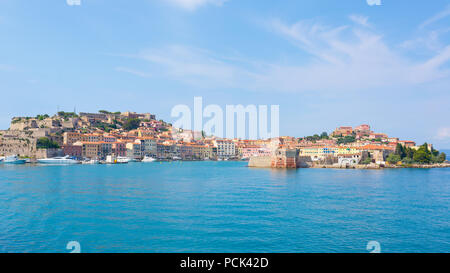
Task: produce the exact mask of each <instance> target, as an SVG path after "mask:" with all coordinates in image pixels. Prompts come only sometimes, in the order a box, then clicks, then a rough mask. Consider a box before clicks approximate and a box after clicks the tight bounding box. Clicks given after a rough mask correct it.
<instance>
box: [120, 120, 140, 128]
mask: <svg viewBox="0 0 450 273" xmlns="http://www.w3.org/2000/svg"><path fill="white" fill-rule="evenodd" d="M140 124H141V120H140V119H138V118H131V119H128V120H127V121H125V123H124V124H123V129H124V130H127V131H131V130H135V129H137V128H139V126H140Z"/></svg>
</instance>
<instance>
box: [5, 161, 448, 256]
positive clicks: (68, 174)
mask: <svg viewBox="0 0 450 273" xmlns="http://www.w3.org/2000/svg"><path fill="white" fill-rule="evenodd" d="M449 208H450V169H384V170H353V169H349V170H345V169H342V170H338V169H298V170H274V169H254V168H249V167H247V163H246V162H226V161H222V162H213V161H210V162H152V163H130V164H124V165H72V166H45V165H29V164H27V165H0V252H6V253H10V252H12V253H16V252H21V253H22V252H26V253H28V252H30V253H36V252H38V253H41V252H43V253H48V252H51V253H55V252H56V253H69V252H71V251H73V250H74V249H75V248H76V250H75V251H80V252H84V253H99V252H101V253H104V252H106V253H118V252H120V253H124V252H125V253H130V252H138V253H141V252H146V253H192V252H200V253H205V252H214V253H215V252H218V253H230V252H239V253H254V252H263V253H266V252H277V253H303V252H313V253H322V252H327V253H328V252H332V253H342V252H345V253H355V252H356V253H367V252H369V250H368V244H369V242H376V244H378V246H379V250H380V251H381V252H400V253H405V252H407V253H411V252H414V253H415V252H450V212H449ZM372 244H373V243H372ZM74 245H75V246H76V247H75V248H73V246H74Z"/></svg>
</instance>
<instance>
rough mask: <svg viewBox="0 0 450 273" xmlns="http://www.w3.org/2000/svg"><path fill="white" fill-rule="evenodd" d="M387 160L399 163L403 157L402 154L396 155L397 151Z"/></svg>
mask: <svg viewBox="0 0 450 273" xmlns="http://www.w3.org/2000/svg"><path fill="white" fill-rule="evenodd" d="M386 160H387V162H389V163H391V164H397V163H398V162H400V161H401V160H402V159H401V158H400V156H399V155H396V154H395V153H394V154H390V155H389V156H388V157H387V159H386Z"/></svg>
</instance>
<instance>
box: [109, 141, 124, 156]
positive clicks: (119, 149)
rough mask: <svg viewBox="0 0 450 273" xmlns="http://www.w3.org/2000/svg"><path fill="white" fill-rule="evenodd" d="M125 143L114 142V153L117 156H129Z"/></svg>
mask: <svg viewBox="0 0 450 273" xmlns="http://www.w3.org/2000/svg"><path fill="white" fill-rule="evenodd" d="M126 145H127V144H126V143H124V142H114V143H113V144H112V152H113V154H114V155H115V156H124V157H125V156H127V147H126Z"/></svg>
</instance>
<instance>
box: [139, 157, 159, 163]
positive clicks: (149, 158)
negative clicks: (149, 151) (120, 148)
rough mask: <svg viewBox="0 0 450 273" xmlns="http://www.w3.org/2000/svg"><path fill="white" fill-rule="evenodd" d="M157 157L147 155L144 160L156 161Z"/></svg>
mask: <svg viewBox="0 0 450 273" xmlns="http://www.w3.org/2000/svg"><path fill="white" fill-rule="evenodd" d="M155 161H156V159H155V158H153V157H150V156H145V157H144V159H142V162H155Z"/></svg>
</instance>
